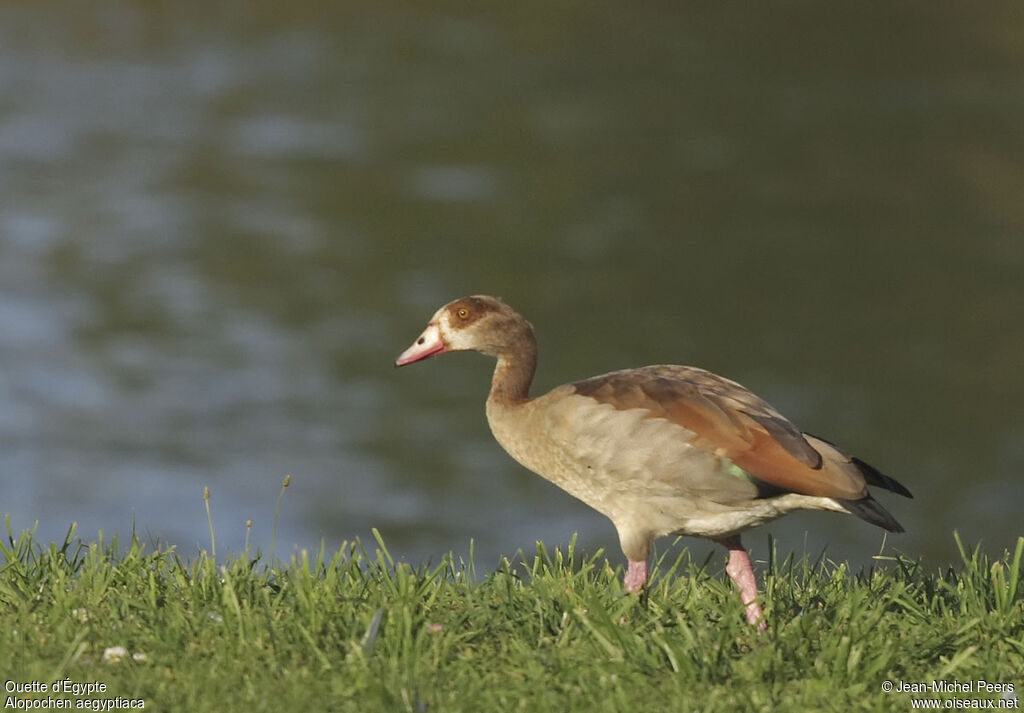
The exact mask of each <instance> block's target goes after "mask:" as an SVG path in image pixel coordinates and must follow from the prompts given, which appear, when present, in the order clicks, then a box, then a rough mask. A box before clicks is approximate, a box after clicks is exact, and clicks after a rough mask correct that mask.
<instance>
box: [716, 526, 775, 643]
mask: <svg viewBox="0 0 1024 713" xmlns="http://www.w3.org/2000/svg"><path fill="white" fill-rule="evenodd" d="M722 544H723V545H725V546H726V547H728V548H729V564H727V565H726V566H725V571H726V573H727V574H728V575H729V577H731V578H732V581H734V582H735V583H736V587H737V589H739V590H740V600H741V601H742V602H743V603H744V604H745V605H746V607H747V621H748V622H750V625H751V626H756V627H757V628H758V629H760V630H761V631H764V630H765V629H767V628H768V625H767V624H766V623H765V620H764V614H763V613H762V612H761V605H760V604H758V603H757V578H756V577H754V568H753V567H752V566H751V564H750V555H748V554H747V551H746V550H745V549H743V544H742V543H741V542H740V538H739V536H738V535H737V536H736V537H730V538H729V539H727V540H724V541H723V542H722Z"/></svg>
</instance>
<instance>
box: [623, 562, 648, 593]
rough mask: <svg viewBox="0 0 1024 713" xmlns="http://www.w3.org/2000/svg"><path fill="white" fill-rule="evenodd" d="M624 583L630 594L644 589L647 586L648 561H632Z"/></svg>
mask: <svg viewBox="0 0 1024 713" xmlns="http://www.w3.org/2000/svg"><path fill="white" fill-rule="evenodd" d="M622 583H623V584H624V585H625V586H626V590H627V591H630V592H635V591H637V590H639V589H642V588H643V586H644V585H645V584H647V560H630V561H629V569H627V570H626V576H625V577H624V578H623V580H622Z"/></svg>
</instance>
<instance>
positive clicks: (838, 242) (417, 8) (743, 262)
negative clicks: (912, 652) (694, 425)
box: [0, 2, 1024, 566]
mask: <svg viewBox="0 0 1024 713" xmlns="http://www.w3.org/2000/svg"><path fill="white" fill-rule="evenodd" d="M1022 33H1024V17H1022V16H1021V14H1020V13H1019V11H1018V9H1017V5H1016V4H1015V3H996V4H989V5H986V6H985V8H984V10H983V11H979V10H978V8H977V7H976V6H968V5H963V6H945V7H936V6H932V5H926V4H920V5H916V4H902V5H899V6H898V7H895V8H887V7H884V6H871V7H867V6H863V5H861V4H849V5H848V6H846V7H840V6H837V5H836V4H834V3H833V4H827V5H818V4H812V3H799V2H798V3H785V4H772V5H765V6H760V5H754V4H725V5H709V6H706V7H700V8H681V7H678V6H677V5H676V4H671V3H657V4H655V6H647V7H642V8H630V9H629V10H628V11H627V10H624V9H621V8H616V7H614V6H608V5H602V6H593V5H589V4H570V5H566V6H563V7H560V8H555V7H551V6H549V5H548V4H546V3H532V2H530V3H517V4H515V6H514V7H513V6H511V5H509V6H501V7H491V8H484V7H480V8H476V9H465V8H462V7H460V6H458V5H456V4H444V3H442V4H435V5H431V6H424V5H423V4H422V3H402V2H399V3H390V4H388V5H387V7H386V8H380V7H378V5H377V4H376V3H366V4H350V3H347V4H345V7H344V9H339V8H334V9H326V8H323V7H320V6H319V5H318V4H311V3H307V4H298V5H288V6H287V7H286V6H284V5H282V4H280V3H256V4H255V5H254V6H249V7H246V9H245V10H244V11H243V9H242V7H241V6H235V5H232V4H227V3H222V4H217V5H212V6H209V5H204V6H203V7H202V9H201V10H200V9H199V7H198V6H197V9H196V10H194V11H193V10H190V9H187V8H186V7H184V6H183V5H179V4H170V3H167V4H133V3H108V4H98V5H74V6H70V7H66V8H62V10H61V12H60V14H59V15H57V14H55V13H50V12H47V11H46V10H45V9H42V8H37V7H36V6H35V5H24V4H21V5H16V4H7V5H4V6H3V7H0V97H2V99H0V190H2V193H3V196H4V200H3V201H2V203H0V334H2V335H3V338H2V339H0V363H2V364H3V369H2V370H0V442H2V443H3V448H0V486H2V492H3V493H4V496H3V501H2V503H0V510H2V511H3V512H5V513H10V514H11V516H12V518H13V519H14V523H15V526H16V527H26V526H29V525H31V524H32V522H34V521H36V520H38V521H39V522H40V532H41V534H42V535H44V536H50V537H60V536H62V535H63V532H64V529H65V528H66V526H67V523H68V522H69V521H70V520H76V521H78V522H79V523H80V526H81V528H82V530H83V532H85V533H90V532H95V530H97V529H100V528H102V529H104V530H106V531H107V532H112V531H114V530H117V531H120V532H122V533H127V532H128V531H130V529H131V525H132V522H133V520H134V522H135V525H136V528H137V529H138V531H139V534H140V535H142V536H144V537H148V538H151V539H154V540H156V539H159V540H164V541H169V542H174V543H178V544H180V545H181V546H182V547H183V549H185V550H186V551H193V550H194V548H195V546H196V545H200V546H206V545H207V544H208V542H207V541H208V528H207V524H206V515H205V510H204V509H203V505H202V492H203V487H204V486H207V485H208V486H209V487H210V488H211V490H212V493H213V498H212V500H211V504H212V509H213V515H214V520H215V525H216V526H217V532H218V546H219V547H221V548H231V547H234V548H235V549H239V548H240V547H241V546H242V543H243V542H244V537H245V521H246V520H247V519H249V518H251V519H253V521H254V524H253V531H252V540H253V541H254V542H256V543H257V544H259V545H260V546H262V547H263V548H264V549H267V548H269V543H270V522H271V518H272V514H273V507H274V501H275V498H276V497H277V493H278V488H279V484H280V481H281V478H282V477H283V476H284V475H285V474H286V473H290V474H291V475H292V485H291V487H290V488H289V492H288V493H287V496H286V498H285V501H284V506H283V509H282V512H281V524H280V526H279V535H278V540H279V541H278V544H277V550H278V553H279V554H283V553H286V552H288V551H290V548H293V547H310V548H313V547H316V546H317V543H318V542H319V541H320V540H321V539H324V540H326V542H327V543H328V546H329V547H332V548H333V547H335V546H336V545H337V543H338V542H340V541H341V540H344V539H351V538H352V537H356V536H358V537H363V538H367V537H368V533H369V530H370V528H371V527H378V528H379V529H380V530H381V531H382V532H383V533H384V536H385V538H386V539H387V541H388V543H389V545H390V546H392V547H393V548H394V550H395V552H396V554H398V555H400V556H404V557H407V558H409V559H412V560H416V561H419V560H423V559H427V558H430V557H433V558H434V559H435V560H436V558H437V557H438V556H439V553H441V552H444V551H447V550H449V549H454V550H456V551H457V552H467V551H468V548H469V541H470V539H471V538H472V539H473V540H474V541H475V548H476V553H477V556H478V559H479V560H480V562H481V565H482V566H490V565H491V564H492V563H493V562H494V561H495V559H496V558H497V557H498V556H499V555H500V554H512V553H514V552H515V551H516V550H517V549H519V548H523V549H527V550H529V549H532V547H533V542H534V541H535V540H537V539H543V540H544V541H546V542H548V543H549V544H556V543H559V542H566V541H567V540H568V539H569V537H570V535H571V533H572V532H574V531H577V530H578V531H579V532H580V535H581V542H583V543H585V544H586V545H587V546H588V547H590V548H593V547H597V546H606V547H608V548H609V551H610V552H611V553H613V554H614V556H615V557H618V551H617V545H616V541H615V536H614V531H613V530H612V528H611V526H610V524H608V523H606V522H605V521H604V520H603V519H602V518H601V517H600V516H597V515H594V514H592V513H589V512H588V511H587V510H586V509H585V508H584V507H583V506H581V505H578V504H577V503H575V502H574V501H572V500H571V499H570V498H568V497H567V496H563V495H562V494H560V493H559V492H557V491H556V490H554V489H553V488H552V487H551V486H549V485H548V484H546V483H544V482H543V481H541V480H540V479H538V478H536V477H535V476H532V475H530V474H529V473H526V472H525V471H523V470H522V469H521V468H519V467H518V466H517V465H516V464H515V463H513V462H512V461H511V459H510V458H508V457H507V456H505V455H504V454H503V453H502V452H501V451H500V450H499V448H498V447H497V446H496V444H494V443H493V441H492V439H491V437H490V434H489V433H488V432H487V428H486V424H485V421H484V417H483V399H484V396H485V393H486V388H487V381H488V375H489V369H490V364H488V363H487V360H486V359H484V358H483V357H477V356H475V355H457V356H453V357H449V358H446V359H440V360H433V361H431V362H429V363H426V364H422V365H417V366H416V367H410V368H408V369H404V370H401V371H397V372H396V371H395V370H394V369H393V368H392V363H393V360H394V357H395V356H396V355H397V354H398V353H399V352H400V351H401V350H402V349H404V348H405V347H406V346H407V345H408V343H409V342H410V341H411V340H412V339H414V338H415V337H416V336H417V335H418V334H419V332H420V330H421V329H422V327H423V325H424V323H425V321H426V319H427V318H428V317H429V315H430V314H431V313H432V312H433V311H434V309H436V307H437V306H439V305H440V304H442V303H443V302H446V301H448V300H449V299H452V298H454V297H457V296H461V295H463V294H467V293H475V292H488V293H493V294H498V295H501V296H503V297H504V298H505V299H506V300H507V301H508V302H509V303H510V304H512V305H513V306H515V307H517V308H518V309H519V310H520V311H522V312H523V313H524V314H526V315H527V316H528V318H530V319H531V320H532V321H533V323H534V324H535V326H536V329H537V332H538V335H539V337H540V341H541V362H540V370H539V374H538V387H539V388H541V389H546V388H549V387H551V386H554V385H557V384H559V383H562V382H564V381H568V380H574V379H579V378H583V377H586V376H590V375H593V374H597V373H601V372H603V371H608V370H611V369H616V368H622V367H627V366H639V365H642V364H648V363H661V362H668V363H684V364H695V365H699V366H703V367H705V368H709V369H712V370H714V371H716V372H719V373H721V374H723V375H726V376H729V377H730V378H733V379H736V380H738V381H740V382H741V383H744V384H746V385H747V386H749V387H750V388H752V389H753V390H755V391H757V392H758V393H759V394H761V395H762V396H764V397H765V398H767V399H768V400H769V401H771V402H772V403H774V404H775V405H776V406H777V407H778V408H780V409H781V410H782V411H783V412H784V413H786V414H787V415H789V416H790V417H791V418H792V419H793V420H794V421H795V422H796V423H797V424H798V425H799V426H801V427H802V428H803V429H805V430H807V431H810V432H812V433H816V434H820V435H821V436H824V437H827V438H829V439H830V440H834V441H836V442H837V443H839V444H841V445H842V446H843V447H844V448H846V449H848V450H851V451H853V452H855V453H856V454H858V455H859V456H861V457H862V458H864V459H865V460H867V461H868V462H870V463H872V464H874V465H875V466H877V467H878V468H879V469H881V470H882V471H884V472H886V473H888V474H890V475H892V476H893V477H896V478H897V479H899V480H900V481H902V482H903V483H905V484H906V485H907V486H908V487H909V488H910V489H911V490H912V491H913V492H914V493H915V496H916V498H915V500H913V501H904V500H902V499H900V498H896V497H886V496H882V500H883V501H884V503H885V504H886V506H887V507H890V508H891V509H892V511H893V513H894V515H895V516H896V517H897V518H898V519H899V520H900V521H901V522H902V523H903V525H904V526H905V527H906V528H907V530H908V533H907V534H906V535H902V536H899V537H898V538H890V539H889V540H888V542H889V545H890V547H896V548H898V549H899V550H901V551H903V552H906V553H907V554H909V555H911V556H918V555H921V556H924V557H926V558H928V559H929V560H930V561H935V562H942V561H945V560H948V559H950V558H951V557H953V552H954V547H953V541H952V537H951V531H952V530H953V529H954V528H956V529H959V530H960V531H961V533H962V535H963V537H964V539H965V540H966V541H968V542H973V541H975V540H977V539H979V538H982V539H983V540H984V542H985V544H986V546H987V547H989V548H990V549H992V550H999V549H1001V548H1003V547H1005V546H1008V545H1009V544H1010V543H1011V542H1012V540H1013V538H1014V537H1015V536H1016V535H1019V534H1020V533H1021V531H1022V530H1021V517H1020V514H1019V513H1020V502H1021V500H1022V495H1024V492H1022V486H1021V480H1020V476H1021V471H1022V469H1024V418H1022V416H1024V409H1022V407H1021V405H1020V404H1021V403H1022V402H1024V376H1022V373H1021V362H1022V358H1024V317H1022V310H1024V281H1022V279H1021V277H1022V269H1024V201H1022V200H1021V196H1022V195H1024V170H1022V168H1021V167H1022V165H1024V132H1022V130H1021V127H1022V126H1024V121H1022V119H1024V79H1022V78H1024V43H1022V42H1021V41H1020V37H1022V36H1024V34H1022ZM769 530H770V531H771V532H772V533H773V534H774V535H776V536H777V537H778V538H779V540H780V547H781V548H782V549H784V550H786V551H789V550H795V551H797V552H803V551H804V550H805V549H806V550H807V551H808V552H811V553H812V554H817V553H818V552H819V551H820V550H821V548H823V547H825V546H828V548H829V550H828V551H829V553H830V554H831V555H833V556H836V557H851V558H853V559H855V560H857V561H860V562H867V561H870V560H869V557H870V555H872V554H874V553H875V552H877V551H878V548H879V546H880V543H881V532H880V531H876V530H875V529H874V528H871V527H870V526H868V525H866V524H864V523H862V522H859V521H857V520H855V519H854V518H842V517H840V516H836V515H831V514H807V515H796V516H791V517H790V518H787V519H786V520H785V521H782V522H779V523H777V524H776V525H773V526H772V527H771V528H770V529H769ZM764 532H765V531H764V530H761V531H759V532H756V533H751V535H749V536H748V543H750V544H752V545H753V546H754V553H755V557H757V556H759V554H761V555H763V554H764V552H765V534H764ZM805 533H806V534H805ZM691 544H693V543H691ZM890 551H891V550H890Z"/></svg>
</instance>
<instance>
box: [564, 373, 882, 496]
mask: <svg viewBox="0 0 1024 713" xmlns="http://www.w3.org/2000/svg"><path fill="white" fill-rule="evenodd" d="M573 387H574V388H575V390H576V393H578V394H580V395H582V396H589V397H590V398H593V399H595V400H596V401H599V402H602V403H608V404H610V405H612V406H614V407H615V408H618V409H633V408H640V409H645V410H647V411H648V412H649V416H648V418H665V419H668V420H670V421H672V422H674V423H677V424H678V425H680V426H683V427H684V428H686V429H688V430H690V431H693V432H694V433H695V434H696V438H695V439H694V441H693V445H695V446H696V447H698V448H702V449H704V450H707V451H709V452H712V453H716V454H718V455H721V456H724V457H726V458H728V459H729V460H731V461H732V462H733V463H735V464H736V465H738V466H739V467H740V468H742V469H744V470H745V471H747V472H749V473H750V474H751V475H753V476H755V477H756V478H758V479H760V480H763V481H765V482H766V483H769V484H771V485H774V486H776V487H779V488H783V489H785V490H789V491H792V492H796V493H803V494H805V495H819V496H825V497H844V498H856V497H862V496H863V495H864V493H865V492H866V491H865V485H864V479H863V477H862V476H861V475H860V473H859V472H858V470H857V468H856V467H855V466H852V467H849V468H846V467H843V465H844V464H843V463H840V462H832V460H831V459H830V460H829V462H826V461H825V460H824V459H823V457H822V453H821V452H820V451H819V450H817V449H816V448H814V446H812V445H811V443H809V442H808V441H807V439H806V438H805V437H804V434H803V433H801V432H800V431H799V429H797V428H796V427H795V426H794V425H793V424H792V423H790V422H789V421H788V420H787V419H786V418H785V417H784V416H782V414H780V413H779V412H778V411H776V410H775V409H774V408H772V406H771V405H769V404H768V403H766V402H765V401H764V400H762V399H760V398H759V397H757V396H756V395H754V394H753V393H751V392H750V391H748V390H747V389H746V388H744V387H743V386H741V385H740V384H737V383H736V382H734V381H730V380H729V379H725V378H723V377H720V376H717V375H715V374H712V373H711V372H709V371H705V370H703V369H698V368H696V367H687V366H672V365H659V366H648V367H642V368H640V369H626V370H623V371H615V372H611V373H609V374H604V375H602V376H596V377H593V378H591V379H586V380H584V381H579V382H576V383H575V384H573ZM836 453H837V455H839V456H840V457H842V455H841V454H838V451H837V452H836ZM842 458H843V460H845V461H846V462H847V463H848V459H845V457H842Z"/></svg>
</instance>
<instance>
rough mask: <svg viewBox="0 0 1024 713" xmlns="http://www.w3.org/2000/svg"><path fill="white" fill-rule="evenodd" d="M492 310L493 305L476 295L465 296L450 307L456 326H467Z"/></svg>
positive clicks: (452, 320)
mask: <svg viewBox="0 0 1024 713" xmlns="http://www.w3.org/2000/svg"><path fill="white" fill-rule="evenodd" d="M488 311H491V306H490V305H488V304H487V303H486V302H484V301H483V300H481V299H478V298H476V297H463V298H462V299H461V300H457V301H455V302H453V303H452V304H451V305H450V306H449V307H448V313H449V314H450V315H451V316H452V319H451V320H450V321H451V325H452V326H453V327H456V328H461V327H467V326H469V325H470V324H472V323H473V322H475V321H477V320H478V319H480V318H481V317H483V316H484V314H486V313H487V312H488Z"/></svg>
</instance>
